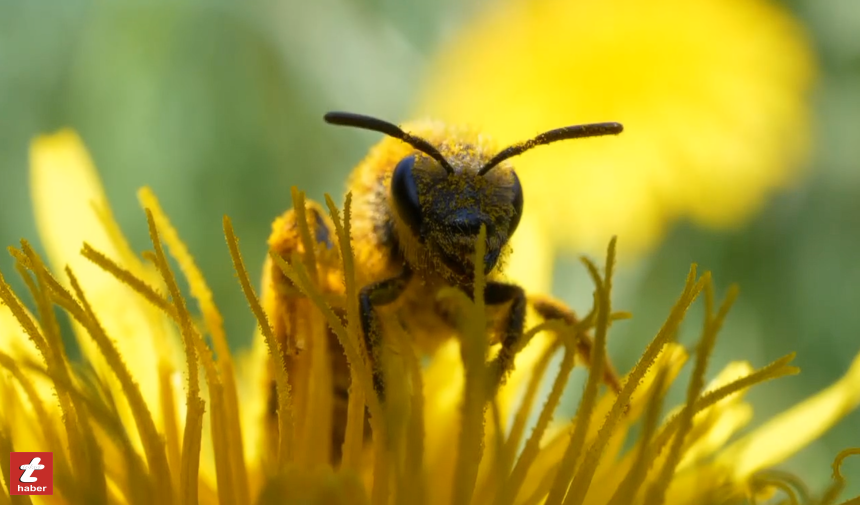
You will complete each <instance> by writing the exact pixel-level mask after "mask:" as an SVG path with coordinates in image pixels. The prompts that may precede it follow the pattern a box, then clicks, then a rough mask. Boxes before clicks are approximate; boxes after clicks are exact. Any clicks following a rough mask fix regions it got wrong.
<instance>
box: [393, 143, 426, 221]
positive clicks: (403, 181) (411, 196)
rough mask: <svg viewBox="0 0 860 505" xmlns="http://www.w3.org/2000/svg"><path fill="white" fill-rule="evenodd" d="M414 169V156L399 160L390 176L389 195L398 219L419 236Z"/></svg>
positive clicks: (419, 205)
mask: <svg viewBox="0 0 860 505" xmlns="http://www.w3.org/2000/svg"><path fill="white" fill-rule="evenodd" d="M414 167H415V156H407V157H405V158H403V159H402V160H400V162H399V163H398V164H397V166H396V167H395V168H394V174H393V175H392V176H391V195H392V197H393V198H394V204H395V206H396V207H397V214H398V215H399V216H400V219H402V220H403V221H405V222H406V224H408V225H409V228H410V229H412V231H413V232H414V233H415V234H416V235H419V236H420V234H421V219H422V217H421V203H420V202H419V200H418V185H417V184H416V183H415V176H414V174H413V173H412V169H413V168H414Z"/></svg>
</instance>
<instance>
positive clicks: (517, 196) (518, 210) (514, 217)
mask: <svg viewBox="0 0 860 505" xmlns="http://www.w3.org/2000/svg"><path fill="white" fill-rule="evenodd" d="M512 175H513V177H514V185H513V186H512V187H511V191H512V200H511V205H512V206H513V208H514V212H513V214H511V222H510V225H508V237H510V236H511V235H513V234H514V230H516V229H517V225H518V224H520V217H521V216H522V214H523V187H522V186H521V185H520V179H519V177H517V174H516V173H515V172H514V173H512Z"/></svg>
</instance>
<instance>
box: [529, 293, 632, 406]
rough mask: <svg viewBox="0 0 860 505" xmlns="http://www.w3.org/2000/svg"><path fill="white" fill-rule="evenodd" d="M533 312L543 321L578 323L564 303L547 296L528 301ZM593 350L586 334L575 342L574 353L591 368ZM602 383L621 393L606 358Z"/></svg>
mask: <svg viewBox="0 0 860 505" xmlns="http://www.w3.org/2000/svg"><path fill="white" fill-rule="evenodd" d="M529 302H530V303H531V305H532V307H534V309H535V311H536V312H537V313H538V314H539V315H540V316H541V317H542V318H543V319H545V320H550V319H561V320H562V321H564V322H565V323H567V324H570V325H574V324H576V323H578V322H579V320H578V319H577V317H576V314H574V313H573V311H572V310H570V308H568V307H567V305H565V304H564V303H562V302H560V301H558V300H555V299H553V298H550V297H547V296H535V297H531V299H530V300H529ZM593 350H594V342H593V341H592V340H591V337H590V336H588V335H587V334H583V335H582V338H580V339H579V340H578V341H577V344H576V351H577V353H579V355H580V356H581V357H582V359H583V360H585V362H586V363H587V364H588V365H589V367H590V366H591V354H592V351H593ZM603 382H605V383H606V385H607V386H609V387H611V388H612V389H613V390H614V391H615V392H616V393H618V392H620V391H621V380H620V379H619V378H618V373H617V372H616V371H615V368H614V367H613V366H612V362H610V361H609V358H608V357H607V358H606V359H605V361H604V363H603Z"/></svg>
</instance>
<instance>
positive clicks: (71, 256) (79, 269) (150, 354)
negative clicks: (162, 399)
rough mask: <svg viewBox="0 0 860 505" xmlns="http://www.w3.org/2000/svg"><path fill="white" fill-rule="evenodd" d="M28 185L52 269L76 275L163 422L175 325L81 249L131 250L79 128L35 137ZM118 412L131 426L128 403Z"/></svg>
mask: <svg viewBox="0 0 860 505" xmlns="http://www.w3.org/2000/svg"><path fill="white" fill-rule="evenodd" d="M30 184H31V192H32V198H33V204H34V211H35V216H36V224H37V226H38V229H39V233H40V235H41V238H42V244H43V245H44V247H45V250H46V251H47V254H48V259H49V260H50V263H51V265H52V270H53V271H54V272H63V270H64V268H65V267H66V266H67V265H68V266H69V267H71V269H72V271H73V272H75V274H76V276H77V277H78V280H79V281H80V284H81V286H82V287H83V290H84V293H85V295H86V296H87V298H88V300H89V302H90V304H91V305H92V308H93V310H94V312H95V313H96V314H97V316H98V317H99V318H100V322H101V324H102V326H103V327H104V328H105V330H106V331H107V334H108V335H109V336H110V337H111V338H112V339H114V340H115V342H116V346H117V348H118V349H119V351H120V353H121V354H122V356H123V357H124V358H125V360H126V363H127V365H128V368H129V370H130V371H131V373H132V376H133V377H134V378H135V380H136V381H137V383H138V384H139V386H140V388H141V391H142V393H143V396H144V399H145V400H146V402H147V403H148V404H149V407H150V410H151V412H152V414H153V417H154V418H155V419H156V423H157V424H160V421H161V407H160V405H159V402H158V398H159V390H158V387H159V386H158V384H159V381H158V377H157V371H158V366H157V363H158V361H159V360H166V359H167V360H172V356H175V355H176V352H175V350H172V349H168V348H167V347H169V345H168V344H166V343H165V342H168V339H167V336H166V335H167V332H168V331H170V329H169V327H168V326H167V325H166V324H165V323H166V320H165V318H164V317H163V316H162V315H161V314H160V313H159V312H158V311H157V309H155V308H153V307H151V306H150V305H148V303H147V302H145V301H143V299H142V298H141V297H140V296H138V295H137V294H135V293H134V292H133V291H132V290H131V289H130V288H129V287H128V286H126V285H124V284H122V283H120V282H119V281H117V280H116V279H115V278H114V277H113V276H111V275H109V274H108V273H107V272H105V271H104V270H102V269H101V268H99V267H97V266H96V265H94V264H93V263H91V262H90V261H89V260H87V259H85V258H84V257H83V256H81V254H80V251H81V247H82V245H83V243H84V242H87V243H89V244H90V245H92V246H93V247H94V248H95V249H97V250H99V251H101V252H102V253H104V254H105V255H106V256H107V257H109V258H112V259H114V260H120V259H127V258H126V256H127V255H128V252H127V251H126V250H125V249H124V248H123V244H121V243H117V242H118V240H117V239H118V235H117V234H118V232H116V231H115V228H113V229H111V228H109V227H106V220H105V219H104V218H103V217H101V216H100V215H99V213H102V215H108V213H109V209H110V207H109V205H108V202H107V199H106V197H105V194H104V190H103V189H102V186H101V182H100V180H99V177H98V174H97V173H96V169H95V166H94V165H93V162H92V159H91V158H90V155H89V153H88V152H87V150H86V148H85V147H84V145H83V143H82V141H81V139H80V137H79V136H78V135H77V134H76V133H75V132H74V131H72V130H62V131H60V132H58V133H56V134H53V135H46V136H43V137H39V138H37V139H35V140H34V141H33V143H32V145H31V148H30ZM108 219H109V218H108ZM119 238H121V236H119ZM124 263H125V262H124ZM124 266H125V265H124ZM58 280H60V281H61V282H63V283H65V284H66V285H68V279H67V278H66V276H65V275H64V274H61V275H58ZM154 284H155V283H154ZM75 331H76V334H77V337H78V341H79V344H80V346H81V350H82V352H83V353H84V355H85V356H86V357H87V359H89V360H90V362H91V363H92V364H93V366H94V368H95V370H96V371H97V372H98V373H99V375H100V376H101V377H103V378H104V379H106V380H107V381H108V384H109V385H110V386H111V387H112V388H113V389H114V391H116V392H119V390H120V388H119V386H118V383H117V381H116V380H115V378H114V376H113V373H112V372H111V371H110V370H109V367H108V366H107V364H106V362H105V360H104V358H103V357H102V355H101V353H100V352H99V350H98V348H97V347H96V346H95V344H94V343H93V341H92V340H91V339H90V338H89V336H88V335H87V334H86V332H85V331H84V330H83V328H82V327H80V326H79V325H77V324H75ZM174 362H175V361H174ZM116 396H117V397H118V398H122V396H123V395H122V394H117V395H116ZM180 396H181V395H180ZM123 406H124V404H121V407H123ZM121 415H122V416H123V420H124V421H125V422H127V423H128V424H127V425H128V426H132V425H133V423H132V420H131V419H132V418H131V416H130V414H129V412H128V410H127V408H121Z"/></svg>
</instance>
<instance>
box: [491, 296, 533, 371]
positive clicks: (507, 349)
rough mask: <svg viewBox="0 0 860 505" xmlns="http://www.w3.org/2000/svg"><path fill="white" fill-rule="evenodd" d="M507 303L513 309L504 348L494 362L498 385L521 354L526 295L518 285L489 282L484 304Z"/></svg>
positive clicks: (503, 340)
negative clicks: (516, 357)
mask: <svg viewBox="0 0 860 505" xmlns="http://www.w3.org/2000/svg"><path fill="white" fill-rule="evenodd" d="M507 302H511V307H510V309H509V310H508V319H507V321H506V323H505V330H504V335H503V336H502V348H501V350H499V355H498V356H497V357H496V359H495V361H494V362H493V365H494V371H495V374H496V377H495V378H494V379H495V381H496V382H495V383H496V384H501V383H502V382H503V381H504V379H505V377H506V376H507V374H508V372H510V371H511V370H513V368H514V357H515V356H516V355H517V352H519V346H520V344H521V341H522V336H523V328H524V326H525V322H526V293H525V291H523V288H521V287H519V286H517V285H516V284H506V283H503V282H494V281H490V282H488V283H487V286H486V288H485V289H484V303H486V304H487V305H501V304H503V303H507Z"/></svg>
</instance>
